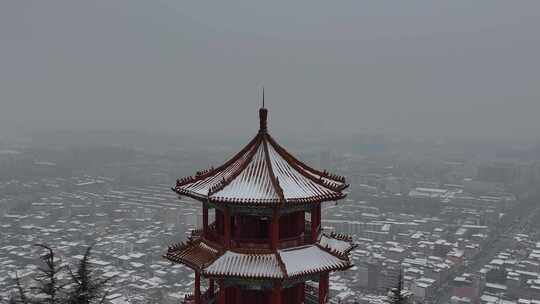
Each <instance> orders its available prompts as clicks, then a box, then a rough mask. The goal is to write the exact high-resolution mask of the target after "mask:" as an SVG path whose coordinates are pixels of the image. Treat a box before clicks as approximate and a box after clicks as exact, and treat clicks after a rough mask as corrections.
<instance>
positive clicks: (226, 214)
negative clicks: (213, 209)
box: [223, 208, 231, 248]
mask: <svg viewBox="0 0 540 304" xmlns="http://www.w3.org/2000/svg"><path fill="white" fill-rule="evenodd" d="M223 221H224V241H225V244H224V246H225V248H230V246H231V213H230V211H229V208H225V209H224V210H223Z"/></svg>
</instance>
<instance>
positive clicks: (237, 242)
mask: <svg viewBox="0 0 540 304" xmlns="http://www.w3.org/2000/svg"><path fill="white" fill-rule="evenodd" d="M201 235H202V229H198V230H193V231H192V236H201ZM206 238H207V239H208V240H210V241H213V242H216V243H223V241H224V237H223V235H221V234H220V233H219V232H218V231H217V228H216V224H215V223H212V224H211V225H209V226H208V233H207V234H206ZM307 244H311V233H303V234H301V235H299V236H294V237H289V238H281V239H280V240H279V248H282V249H283V248H289V247H296V246H302V245H307ZM231 247H232V248H255V249H270V240H269V239H258V238H239V237H233V238H232V239H231Z"/></svg>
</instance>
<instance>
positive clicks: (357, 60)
mask: <svg viewBox="0 0 540 304" xmlns="http://www.w3.org/2000/svg"><path fill="white" fill-rule="evenodd" d="M539 14H540V2H538V1H507V0H506V1H504V0H501V1H444V3H443V2H441V1H339V2H335V1H302V2H290V1H266V2H264V3H262V2H258V3H255V2H254V1H238V2H236V1H235V2H234V3H233V2H230V1H212V2H210V1H208V2H206V1H169V0H161V1H140V0H114V1H73V0H66V1H57V0H49V1H22V0H16V1H9V0H8V1H1V2H0V46H1V47H0V92H1V93H0V94H1V95H0V96H1V98H0V106H1V108H0V128H2V130H3V132H8V131H17V130H35V129H40V130H43V129H53V130H54V129H56V130H64V129H99V130H108V129H118V130H132V129H138V130H147V131H148V130H150V131H156V132H161V131H166V132H169V133H173V134H195V135H197V134H214V135H215V134H240V135H244V134H249V133H252V132H254V131H256V129H257V127H258V125H257V121H256V120H257V116H256V113H257V108H258V107H259V106H260V102H259V99H258V92H259V91H260V88H261V87H262V86H263V85H264V87H265V91H266V102H267V107H268V108H269V109H270V128H271V129H272V130H273V131H275V132H277V133H278V134H291V133H292V134H314V133H315V134H316V133H321V134H353V133H358V132H384V133H392V134H402V135H408V136H416V135H418V136H426V135H427V136H448V135H449V136H477V137H484V136H485V137H513V138H527V139H536V138H537V134H538V132H539V131H540V120H539V119H538V113H540V101H539V96H540V87H539V86H538V84H539V83H540V72H539V71H540V61H539V60H538V54H540V39H539V36H538V29H539V28H540V18H538V17H539Z"/></svg>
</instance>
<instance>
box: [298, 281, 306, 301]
mask: <svg viewBox="0 0 540 304" xmlns="http://www.w3.org/2000/svg"><path fill="white" fill-rule="evenodd" d="M296 288H297V290H296V296H297V298H296V299H297V300H296V301H297V302H298V303H304V301H305V289H306V287H305V285H304V283H300V284H298V285H297V287H296Z"/></svg>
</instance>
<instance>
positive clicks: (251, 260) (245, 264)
mask: <svg viewBox="0 0 540 304" xmlns="http://www.w3.org/2000/svg"><path fill="white" fill-rule="evenodd" d="M204 273H205V274H206V275H210V276H236V277H246V278H273V279H280V278H283V272H282V271H281V269H280V266H279V262H278V258H277V257H276V254H274V253H268V254H244V253H237V252H232V251H226V252H225V253H224V254H223V255H222V256H220V257H219V258H218V259H217V260H215V261H214V262H213V263H212V264H211V265H209V266H208V267H207V268H206V269H205V270H204Z"/></svg>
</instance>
